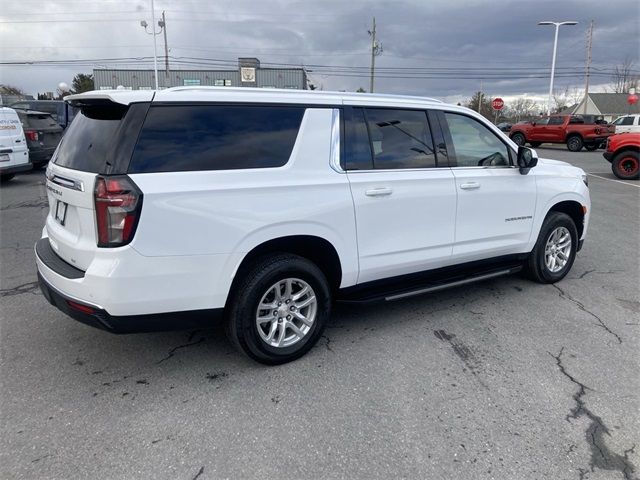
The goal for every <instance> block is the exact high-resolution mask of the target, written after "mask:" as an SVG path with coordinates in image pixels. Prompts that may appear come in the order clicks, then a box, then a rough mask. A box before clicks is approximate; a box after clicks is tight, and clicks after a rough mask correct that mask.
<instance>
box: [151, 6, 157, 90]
mask: <svg viewBox="0 0 640 480" xmlns="http://www.w3.org/2000/svg"><path fill="white" fill-rule="evenodd" d="M151 27H152V32H155V28H156V11H155V7H154V5H153V0H151ZM153 71H154V75H155V83H156V90H158V50H157V45H156V34H155V33H154V34H153Z"/></svg>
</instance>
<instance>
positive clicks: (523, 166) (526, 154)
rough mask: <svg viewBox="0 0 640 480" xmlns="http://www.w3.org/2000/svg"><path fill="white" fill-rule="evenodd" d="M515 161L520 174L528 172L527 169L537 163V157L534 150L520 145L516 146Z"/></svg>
mask: <svg viewBox="0 0 640 480" xmlns="http://www.w3.org/2000/svg"><path fill="white" fill-rule="evenodd" d="M517 163H518V167H519V168H520V173H521V174H522V175H526V174H527V173H529V170H531V169H532V168H533V167H535V166H536V165H537V164H538V157H537V156H536V152H535V150H533V149H531V148H528V147H523V146H522V145H520V146H519V147H518V159H517Z"/></svg>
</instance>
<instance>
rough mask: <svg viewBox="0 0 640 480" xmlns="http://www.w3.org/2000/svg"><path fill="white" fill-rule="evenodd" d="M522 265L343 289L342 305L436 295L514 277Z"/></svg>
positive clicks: (453, 272)
mask: <svg viewBox="0 0 640 480" xmlns="http://www.w3.org/2000/svg"><path fill="white" fill-rule="evenodd" d="M522 268H523V267H522V263H521V262H518V263H512V262H509V263H507V264H503V265H501V266H496V265H494V268H486V267H485V268H484V269H480V268H476V269H472V270H471V271H469V270H467V271H464V272H461V271H459V270H458V271H448V272H446V273H445V272H438V273H440V275H434V274H431V275H425V276H413V275H412V276H408V278H399V279H397V280H396V281H393V280H392V281H391V282H389V283H388V284H385V283H380V282H373V283H372V284H371V285H358V286H356V287H351V288H348V289H345V290H342V291H341V292H339V294H338V298H337V301H338V302H340V303H358V304H362V303H373V302H392V301H395V300H401V299H403V298H409V297H413V296H416V295H424V294H426V293H434V292H438V291H440V290H445V289H447V288H455V287H460V286H462V285H468V284H470V283H475V282H480V281H482V280H489V279H492V278H497V277H502V276H505V275H511V274H514V273H517V272H519V271H521V270H522Z"/></svg>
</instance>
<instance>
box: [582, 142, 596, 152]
mask: <svg viewBox="0 0 640 480" xmlns="http://www.w3.org/2000/svg"><path fill="white" fill-rule="evenodd" d="M584 148H586V149H587V151H588V152H595V151H596V150H597V149H598V144H597V143H589V144H587V145H585V146H584Z"/></svg>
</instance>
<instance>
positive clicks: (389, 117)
mask: <svg viewBox="0 0 640 480" xmlns="http://www.w3.org/2000/svg"><path fill="white" fill-rule="evenodd" d="M365 116H366V119H367V125H368V128H369V135H370V138H371V146H372V151H373V165H374V168H381V169H387V168H427V167H435V166H436V157H435V153H434V150H433V141H432V139H431V132H430V131H429V124H428V123H427V114H426V112H424V111H420V110H396V109H387V108H366V109H365Z"/></svg>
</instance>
